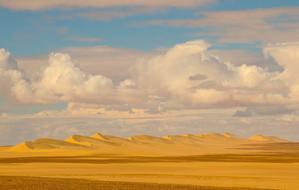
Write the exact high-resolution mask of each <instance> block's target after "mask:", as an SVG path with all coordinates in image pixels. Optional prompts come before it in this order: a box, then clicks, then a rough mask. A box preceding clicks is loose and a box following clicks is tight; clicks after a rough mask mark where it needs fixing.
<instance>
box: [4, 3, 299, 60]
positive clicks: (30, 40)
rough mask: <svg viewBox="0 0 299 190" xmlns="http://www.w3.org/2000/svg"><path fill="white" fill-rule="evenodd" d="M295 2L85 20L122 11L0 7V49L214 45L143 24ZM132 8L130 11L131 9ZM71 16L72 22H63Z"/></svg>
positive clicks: (184, 30)
mask: <svg viewBox="0 0 299 190" xmlns="http://www.w3.org/2000/svg"><path fill="white" fill-rule="evenodd" d="M296 6H299V2H298V1H296V0H285V1H281V0H267V1H260V0H252V1H246V0H219V1H217V2H214V3H211V4H208V5H206V6H203V7H198V8H191V9H181V8H165V9H163V10H158V11H152V12H149V13H138V14H135V15H134V14H133V15H131V16H128V17H124V18H111V19H108V20H90V19H87V18H82V17H78V16H77V17H76V16H74V15H77V14H80V13H82V12H85V13H86V12H89V11H100V12H103V11H106V12H109V9H110V10H114V11H118V10H122V9H121V8H76V9H62V8H54V9H50V10H37V11H27V10H20V11H17V10H11V9H7V8H0V22H1V24H2V26H1V35H0V42H1V47H3V48H6V49H9V50H10V51H11V52H13V53H14V55H16V56H32V55H39V54H47V53H49V52H52V51H54V50H59V49H62V48H64V47H72V46H93V45H99V44H101V45H103V44H104V45H109V46H113V47H122V48H133V49H140V50H145V51H150V50H153V49H156V48H163V47H170V46H173V45H174V44H177V43H181V42H184V41H187V40H192V39H195V38H203V39H207V40H210V41H211V40H214V38H213V36H209V35H208V34H207V35H199V36H197V35H195V34H196V33H198V32H200V30H202V28H188V27H171V26H152V25H146V24H142V23H143V22H146V21H149V20H156V19H192V18H196V17H197V15H198V14H200V13H203V12H215V11H235V10H253V9H269V8H278V7H296ZM133 9H134V8H133ZM66 16H70V17H72V16H73V18H64V17H66ZM76 38H99V39H101V41H95V42H91V41H87V42H84V41H83V40H81V41H77V40H76ZM240 46H241V47H242V46H244V47H246V46H248V47H252V45H248V44H242V43H241V44H238V43H235V44H222V45H221V46H219V47H224V48H239V47H240Z"/></svg>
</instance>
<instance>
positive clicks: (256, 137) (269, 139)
mask: <svg viewBox="0 0 299 190" xmlns="http://www.w3.org/2000/svg"><path fill="white" fill-rule="evenodd" d="M249 140H251V141H257V142H288V141H287V140H285V139H281V138H278V137H274V136H264V135H253V136H251V137H249Z"/></svg>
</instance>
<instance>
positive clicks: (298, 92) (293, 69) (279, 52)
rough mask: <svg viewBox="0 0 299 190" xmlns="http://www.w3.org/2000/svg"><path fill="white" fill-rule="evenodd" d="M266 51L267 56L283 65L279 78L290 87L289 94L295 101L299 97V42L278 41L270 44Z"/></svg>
mask: <svg viewBox="0 0 299 190" xmlns="http://www.w3.org/2000/svg"><path fill="white" fill-rule="evenodd" d="M264 52H265V54H266V55H267V56H271V57H273V58H274V59H275V60H276V61H277V63H278V64H279V65H281V66H282V67H283V69H284V70H283V72H282V73H281V74H280V75H279V78H280V79H281V80H283V81H284V83H285V84H286V85H287V87H288V90H289V92H288V96H289V98H290V99H292V101H293V102H296V103H297V102H298V98H299V85H298V82H299V77H298V72H299V43H297V42H295V43H278V44H272V45H268V46H267V47H266V48H265V49H264Z"/></svg>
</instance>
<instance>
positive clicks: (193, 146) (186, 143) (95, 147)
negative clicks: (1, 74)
mask: <svg viewBox="0 0 299 190" xmlns="http://www.w3.org/2000/svg"><path fill="white" fill-rule="evenodd" d="M268 143H287V141H286V140H284V139H280V138H277V137H268V136H262V135H255V136H252V137H250V138H247V139H245V138H239V137H236V136H235V135H232V134H229V133H224V134H217V133H212V134H200V135H190V134H189V135H173V136H164V137H155V136H148V135H138V136H132V137H128V138H121V137H115V136H105V135H102V134H99V133H96V134H94V135H92V136H90V137H89V136H80V135H74V136H71V137H69V138H67V139H65V140H55V139H49V138H42V139H37V140H35V141H26V142H24V143H21V144H17V145H15V146H10V147H6V148H4V152H8V153H43V154H44V155H61V154H69V155H89V154H95V153H97V154H119V155H152V156H155V155H200V154H215V153H216V154H227V153H238V154H239V153H245V152H246V153H250V152H252V151H253V149H251V148H250V147H253V146H254V147H256V146H258V145H261V144H268ZM255 151H256V150H255ZM46 153H47V154H46Z"/></svg>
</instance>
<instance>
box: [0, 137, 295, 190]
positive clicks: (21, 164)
mask: <svg viewBox="0 0 299 190" xmlns="http://www.w3.org/2000/svg"><path fill="white" fill-rule="evenodd" d="M0 176H16V177H12V178H13V179H18V180H19V181H20V183H25V184H26V183H31V182H32V179H31V178H30V179H28V178H19V177H20V176H23V177H46V178H45V182H47V180H48V178H51V179H61V178H63V179H65V178H68V179H69V180H73V182H77V180H74V179H80V180H82V179H84V180H93V181H95V183H96V182H98V183H101V182H102V181H115V182H117V183H119V182H130V183H134V182H135V183H136V182H138V183H147V184H153V183H158V184H168V185H169V184H173V185H174V184H175V185H196V186H205V187H211V186H212V187H221V188H223V187H234V188H235V189H238V188H240V187H244V188H266V189H267V188H268V189H290V190H297V189H299V182H298V181H299V143H294V142H287V141H286V140H283V139H279V138H277V137H265V136H261V135H259V136H255V137H251V138H249V139H243V138H239V137H235V136H234V135H231V134H205V135H177V136H166V137H152V136H147V135H139V136H133V137H130V138H120V137H113V136H104V135H101V134H95V135H92V136H91V137H84V136H79V135H75V136H72V137H70V138H67V139H66V140H53V139H38V140H36V141H31V142H25V143H21V144H18V145H16V146H11V147H2V148H1V149H0ZM17 176H19V177H17ZM0 181H1V179H0ZM16 183H17V182H16ZM56 185H57V184H56ZM83 185H84V184H83ZM98 185H100V184H98ZM24 187H25V186H24ZM148 187H150V186H148ZM165 188H166V187H165ZM119 189H121V187H119ZM145 189H146V188H145Z"/></svg>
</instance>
